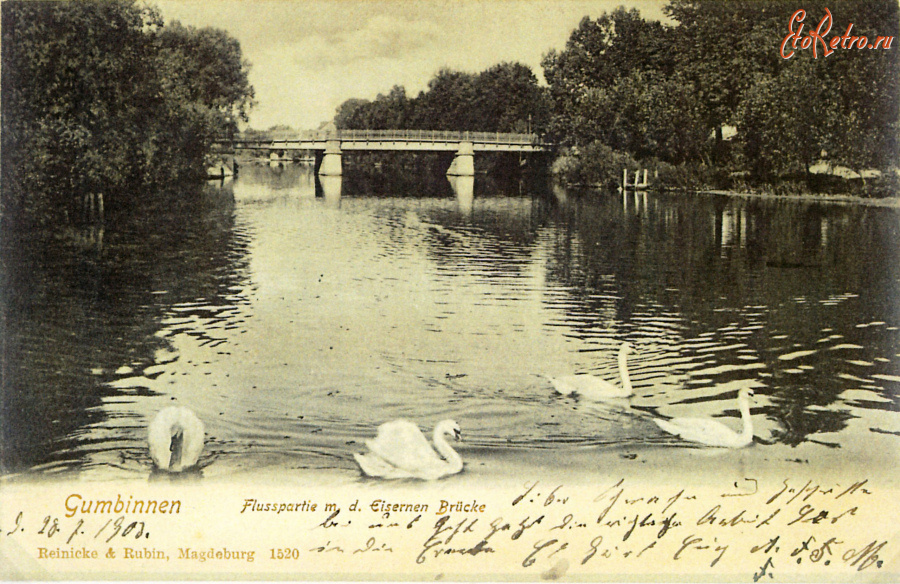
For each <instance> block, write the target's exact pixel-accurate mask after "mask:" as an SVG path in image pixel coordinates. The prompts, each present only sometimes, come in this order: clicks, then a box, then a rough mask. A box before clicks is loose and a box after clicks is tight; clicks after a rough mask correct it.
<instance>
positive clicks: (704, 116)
mask: <svg viewBox="0 0 900 584" xmlns="http://www.w3.org/2000/svg"><path fill="white" fill-rule="evenodd" d="M803 7H804V8H805V10H806V18H805V20H804V21H803V24H804V30H803V35H804V36H805V35H806V34H808V33H809V32H810V31H811V30H815V29H817V28H818V26H819V22H820V21H821V19H822V18H823V17H824V16H825V15H826V14H827V13H826V7H827V8H828V9H829V10H830V14H831V15H832V21H833V22H832V30H831V33H830V34H829V35H828V39H829V40H830V39H831V38H832V37H834V36H841V35H843V34H844V33H845V32H846V28H847V26H848V24H849V23H853V28H852V35H853V36H857V37H861V36H865V37H867V38H868V39H869V40H871V41H872V42H873V43H874V42H875V39H876V38H877V37H879V36H884V37H894V43H895V44H896V42H897V41H896V38H897V37H898V36H900V30H898V29H900V23H898V4H897V2H896V0H874V1H863V0H834V1H829V2H823V1H821V0H811V1H810V2H807V3H805V4H804V5H803ZM797 8H798V5H797V4H796V2H788V1H786V0H767V1H766V2H759V1H755V0H669V3H668V4H667V5H666V7H665V8H664V10H665V12H666V14H667V15H668V16H669V18H670V19H671V20H670V22H668V23H660V22H657V21H651V20H645V19H644V18H643V17H642V16H641V15H640V13H639V12H638V11H637V10H635V9H631V10H628V9H625V8H623V7H620V8H617V9H615V10H613V11H612V12H610V13H604V14H602V15H601V16H599V17H598V18H595V19H591V18H588V17H585V18H584V19H582V21H581V22H580V23H579V25H578V27H577V28H575V30H573V31H572V33H571V35H570V36H569V39H568V41H567V43H566V46H565V47H564V48H563V49H561V50H551V51H549V52H548V53H546V54H545V56H544V58H543V61H542V67H543V74H544V77H545V79H546V81H547V86H546V87H543V86H541V85H539V84H538V81H537V79H536V77H535V75H534V74H533V73H532V71H531V70H530V69H529V68H528V67H526V66H525V65H521V64H518V63H503V64H500V65H497V66H495V67H492V68H490V69H488V70H486V71H484V72H481V73H477V74H471V73H463V72H458V71H452V70H446V69H445V70H442V71H440V72H438V73H437V75H435V77H434V78H433V79H432V80H431V82H430V83H429V84H428V88H427V89H426V90H425V91H423V92H421V93H419V95H418V96H416V97H412V98H411V97H408V96H407V95H406V91H405V89H404V88H403V87H400V86H395V87H394V88H392V89H391V90H390V92H388V94H387V95H379V96H378V97H377V98H376V99H375V100H374V101H369V100H364V99H350V100H347V101H346V102H344V103H343V104H342V105H341V106H340V107H339V108H338V111H337V115H336V116H335V123H336V125H337V126H338V127H339V128H351V129H386V128H402V129H453V130H481V131H503V132H511V131H524V130H527V129H529V128H530V129H531V130H533V131H536V132H538V133H540V134H543V135H544V136H545V137H546V138H547V139H548V140H549V141H551V142H553V143H555V144H557V145H558V146H559V147H560V153H561V157H560V159H559V161H558V164H557V169H558V170H559V171H560V172H561V173H562V174H563V175H565V177H566V178H568V179H570V180H573V181H578V182H591V183H604V182H605V183H610V182H613V181H615V180H617V178H618V177H619V176H620V175H621V169H622V167H623V166H631V167H639V166H640V167H647V166H655V167H657V168H661V169H663V172H664V174H665V175H666V176H667V177H668V178H669V179H670V180H671V181H672V182H674V183H675V184H678V185H681V186H699V185H701V184H702V185H703V186H713V185H714V186H726V184H727V183H728V182H729V181H730V180H731V178H730V177H733V176H742V177H745V176H748V177H749V180H750V182H751V183H754V184H760V183H767V184H770V185H771V184H778V183H779V182H785V181H790V180H794V179H796V178H797V177H799V178H800V180H804V179H805V180H806V181H807V182H809V181H810V180H811V175H810V174H809V169H810V167H811V166H812V165H813V164H814V163H816V162H818V161H821V160H825V161H827V162H829V163H831V164H834V165H843V166H846V167H848V168H850V169H852V170H855V171H857V172H859V171H861V170H863V169H870V168H875V169H878V170H882V171H885V172H888V171H889V170H890V169H891V167H892V165H894V166H895V165H896V161H897V160H898V158H900V150H898V146H900V145H898V131H900V125H898V118H900V114H898V110H900V102H898V100H900V53H898V50H897V47H896V46H892V47H891V48H890V49H888V50H882V49H878V50H868V49H866V50H860V49H856V48H854V49H844V48H840V49H838V50H835V51H834V52H832V53H831V54H829V55H828V56H827V57H826V56H825V55H824V54H823V51H822V50H821V49H820V50H819V51H818V56H817V58H814V56H813V54H812V50H811V49H810V50H800V49H798V50H797V51H796V54H795V55H794V56H793V57H792V58H790V59H785V58H783V57H782V56H781V54H780V46H781V44H782V42H783V40H784V38H785V36H786V35H787V34H788V32H789V29H788V26H789V19H790V18H791V15H793V14H794V12H795V11H796V10H797ZM798 26H799V25H797V24H795V26H794V28H795V29H797V28H798ZM529 120H530V123H529ZM729 127H730V128H736V130H737V133H736V135H735V137H734V139H731V140H728V139H727V138H728V137H727V136H725V135H724V134H723V128H729ZM891 176H894V175H892V174H891ZM741 186H748V185H746V184H745V185H741ZM750 186H752V185H750Z"/></svg>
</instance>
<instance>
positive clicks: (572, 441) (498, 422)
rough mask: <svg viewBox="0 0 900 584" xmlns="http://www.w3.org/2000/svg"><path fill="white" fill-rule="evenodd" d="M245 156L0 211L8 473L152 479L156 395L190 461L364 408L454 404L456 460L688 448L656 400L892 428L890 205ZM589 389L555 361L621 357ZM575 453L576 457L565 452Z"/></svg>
mask: <svg viewBox="0 0 900 584" xmlns="http://www.w3.org/2000/svg"><path fill="white" fill-rule="evenodd" d="M394 174H395V173H393V172H387V171H386V172H384V173H381V174H378V173H375V174H374V175H373V174H372V173H364V174H355V173H354V172H353V171H352V170H351V171H350V172H348V174H347V176H345V177H344V178H343V179H341V178H337V179H335V178H330V179H328V178H325V179H323V180H318V179H316V177H315V176H314V174H313V173H312V172H311V169H310V168H309V167H306V166H301V165H294V164H285V165H275V166H268V165H266V166H262V165H246V166H244V167H242V169H241V176H239V177H238V178H236V179H234V180H228V181H225V182H210V183H208V184H206V185H205V186H203V187H202V189H201V190H200V192H199V193H198V192H194V191H192V190H191V189H190V188H187V187H186V188H185V190H184V193H183V196H184V197H185V199H188V200H190V201H191V203H190V204H186V205H178V206H173V207H172V208H170V209H168V210H166V209H163V210H159V211H157V212H155V213H153V214H148V215H147V216H145V217H143V218H142V219H141V220H133V221H125V220H116V221H107V222H106V223H105V224H104V225H103V226H102V227H101V226H96V225H95V226H86V227H81V228H72V229H69V230H62V231H60V230H48V231H46V232H43V233H33V234H31V235H30V236H29V237H27V238H21V237H13V236H12V235H11V234H10V233H9V232H4V233H3V234H2V237H3V248H2V292H3V331H2V333H3V364H2V366H3V393H2V410H0V415H2V420H0V422H2V426H0V427H2V429H0V432H2V434H0V439H2V443H0V463H2V471H3V473H4V474H5V475H7V476H13V475H16V476H17V475H19V474H20V473H24V474H25V475H27V476H31V475H57V474H60V473H62V474H65V475H68V474H75V475H78V476H86V477H93V478H103V479H106V478H122V477H132V476H134V477H139V476H145V475H146V474H147V473H149V471H150V459H149V456H148V454H147V452H146V427H147V424H148V422H149V420H150V419H152V417H153V415H154V414H155V413H156V412H157V411H159V410H160V409H161V408H162V407H164V406H166V405H170V404H179V405H186V406H188V407H190V408H191V409H192V410H194V411H195V412H196V413H197V415H198V416H199V417H200V418H201V419H202V420H203V421H204V423H205V425H206V430H207V448H206V451H205V454H204V456H203V458H202V465H203V466H204V472H205V473H213V472H217V471H218V472H221V473H223V474H227V473H228V472H231V471H238V470H240V471H246V470H248V469H249V470H253V469H263V468H266V469H271V468H284V469H345V470H347V471H348V472H354V471H353V469H354V463H353V459H352V457H351V454H352V453H353V452H360V451H362V450H364V446H363V441H364V440H365V439H366V438H368V437H371V436H372V435H374V432H375V428H376V427H377V426H378V424H380V423H382V422H384V421H387V420H390V419H394V418H398V417H405V418H409V419H412V420H415V421H416V422H418V423H419V424H420V425H421V426H422V427H423V428H426V429H430V428H431V427H433V426H434V424H435V423H436V422H437V421H439V420H441V419H444V418H448V417H449V418H454V419H456V420H457V421H458V422H459V424H460V426H461V427H462V429H463V434H464V439H465V441H464V442H463V443H462V444H461V446H460V451H461V452H462V453H463V455H464V457H465V456H467V454H469V455H471V454H474V453H477V455H478V457H480V459H481V460H485V461H488V466H489V461H490V460H491V458H492V457H497V458H500V457H503V456H505V455H506V454H508V453H509V452H511V451H516V450H518V451H523V450H541V451H546V452H548V453H551V454H552V456H553V457H554V461H555V462H554V464H557V465H561V466H565V465H566V464H567V462H566V461H567V460H568V459H567V453H570V452H573V451H574V450H576V449H584V448H599V449H607V448H610V449H633V448H669V449H672V450H673V452H677V451H678V449H679V448H681V447H683V446H684V444H683V443H681V442H679V440H678V439H677V438H673V437H671V436H668V435H665V434H663V433H662V432H661V431H660V430H659V429H658V428H657V427H656V426H655V424H652V423H650V419H649V418H650V417H651V416H655V415H663V416H713V417H716V418H717V419H719V420H721V421H723V422H724V423H726V424H730V425H731V427H733V428H735V429H736V428H738V426H739V420H738V418H739V413H738V411H737V407H736V402H735V396H736V394H737V390H738V389H739V388H741V387H752V388H753V389H754V390H755V393H756V396H755V398H754V402H753V405H752V410H751V411H752V414H753V422H754V427H755V434H756V436H757V442H758V444H757V447H758V448H761V449H765V448H775V447H781V448H787V449H797V450H798V451H799V450H800V449H802V456H804V457H815V456H817V453H824V452H828V451H832V450H833V449H843V451H844V452H846V454H847V456H848V459H854V460H857V461H860V464H864V462H865V459H866V444H867V442H868V441H870V440H871V439H872V437H878V438H888V439H891V440H894V439H896V440H900V412H898V409H900V403H898V389H900V328H898V327H900V257H898V254H900V211H898V210H896V209H889V208H876V207H866V206H858V205H834V204H825V203H821V202H808V201H797V200H764V199H743V198H732V197H724V196H687V195H674V194H672V195H654V194H642V193H639V194H634V193H627V194H625V195H622V194H617V193H616V194H613V193H606V194H602V193H596V192H566V191H565V190H564V189H561V188H559V187H550V186H548V185H543V186H542V185H541V184H540V183H538V182H529V181H522V182H520V181H508V180H499V181H497V180H491V179H488V178H486V177H483V176H481V175H479V176H478V177H476V178H475V179H474V181H472V180H471V179H452V180H448V179H446V178H444V177H436V178H429V179H421V178H419V177H416V176H406V177H403V179H402V180H398V179H397V177H396V176H394ZM622 341H628V342H630V343H631V345H632V346H633V347H634V348H635V350H636V353H635V354H634V355H632V356H631V358H630V360H629V368H630V371H631V376H632V381H633V383H634V386H635V396H634V397H633V398H632V399H631V400H630V401H629V402H628V403H626V404H622V405H617V406H602V405H600V406H598V405H593V404H588V403H586V402H585V401H584V400H579V399H577V398H573V397H567V396H560V395H558V394H556V393H555V392H554V391H553V389H552V387H551V386H550V384H549V382H548V381H547V380H546V379H545V378H543V377H542V375H565V374H571V373H592V374H594V375H597V376H599V377H602V378H604V379H607V380H610V381H615V380H617V379H618V372H617V368H616V353H617V349H618V346H619V344H620V343H621V342H622ZM573 464H574V463H573Z"/></svg>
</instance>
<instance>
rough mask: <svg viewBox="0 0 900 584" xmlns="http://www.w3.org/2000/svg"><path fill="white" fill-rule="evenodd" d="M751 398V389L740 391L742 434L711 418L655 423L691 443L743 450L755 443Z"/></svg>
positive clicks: (659, 421) (746, 388)
mask: <svg viewBox="0 0 900 584" xmlns="http://www.w3.org/2000/svg"><path fill="white" fill-rule="evenodd" d="M751 396H753V390H752V389H750V388H749V387H742V388H741V389H740V391H738V407H739V408H740V410H741V420H742V421H743V423H744V427H743V429H742V430H741V432H735V431H734V430H732V429H731V428H729V427H727V426H725V425H724V424H722V423H721V422H717V421H716V420H711V419H709V418H673V419H671V420H661V419H658V418H654V419H653V421H654V422H656V425H657V426H659V427H660V428H662V429H663V430H665V431H666V432H668V433H670V434H675V435H677V436H681V437H682V438H684V439H685V440H689V441H691V442H697V443H700V444H705V445H706V446H720V447H723V448H743V447H744V446H749V445H750V444H752V443H753V421H752V420H751V419H750V397H751Z"/></svg>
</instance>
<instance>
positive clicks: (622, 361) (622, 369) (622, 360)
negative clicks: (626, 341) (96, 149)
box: [619, 347, 634, 396]
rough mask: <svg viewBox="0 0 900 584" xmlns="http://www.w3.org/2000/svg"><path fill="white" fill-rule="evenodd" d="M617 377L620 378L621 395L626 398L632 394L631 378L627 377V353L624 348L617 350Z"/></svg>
mask: <svg viewBox="0 0 900 584" xmlns="http://www.w3.org/2000/svg"><path fill="white" fill-rule="evenodd" d="M619 375H620V376H621V377H622V394H623V395H626V396H629V395H631V394H633V393H634V389H633V388H632V387H631V377H630V376H629V375H628V353H627V352H626V350H625V348H624V347H623V348H622V349H620V350H619Z"/></svg>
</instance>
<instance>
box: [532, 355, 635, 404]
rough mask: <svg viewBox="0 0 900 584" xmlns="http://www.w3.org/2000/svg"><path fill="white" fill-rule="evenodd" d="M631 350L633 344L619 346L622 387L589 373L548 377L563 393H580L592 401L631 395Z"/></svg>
mask: <svg viewBox="0 0 900 584" xmlns="http://www.w3.org/2000/svg"><path fill="white" fill-rule="evenodd" d="M631 351H632V348H631V345H629V344H628V343H627V342H626V343H622V346H621V347H619V376H620V377H621V378H622V387H618V386H616V385H613V384H612V383H610V382H608V381H606V380H604V379H600V378H599V377H596V376H594V375H590V374H588V373H579V374H577V375H564V376H562V377H547V379H548V380H549V381H550V383H552V384H553V389H555V390H556V391H557V392H559V393H561V394H563V395H579V396H581V397H583V398H585V399H587V400H591V401H602V400H606V399H612V398H620V397H631V396H632V395H634V388H632V387H631V378H630V377H629V376H628V354H629V353H630V352H631Z"/></svg>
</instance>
